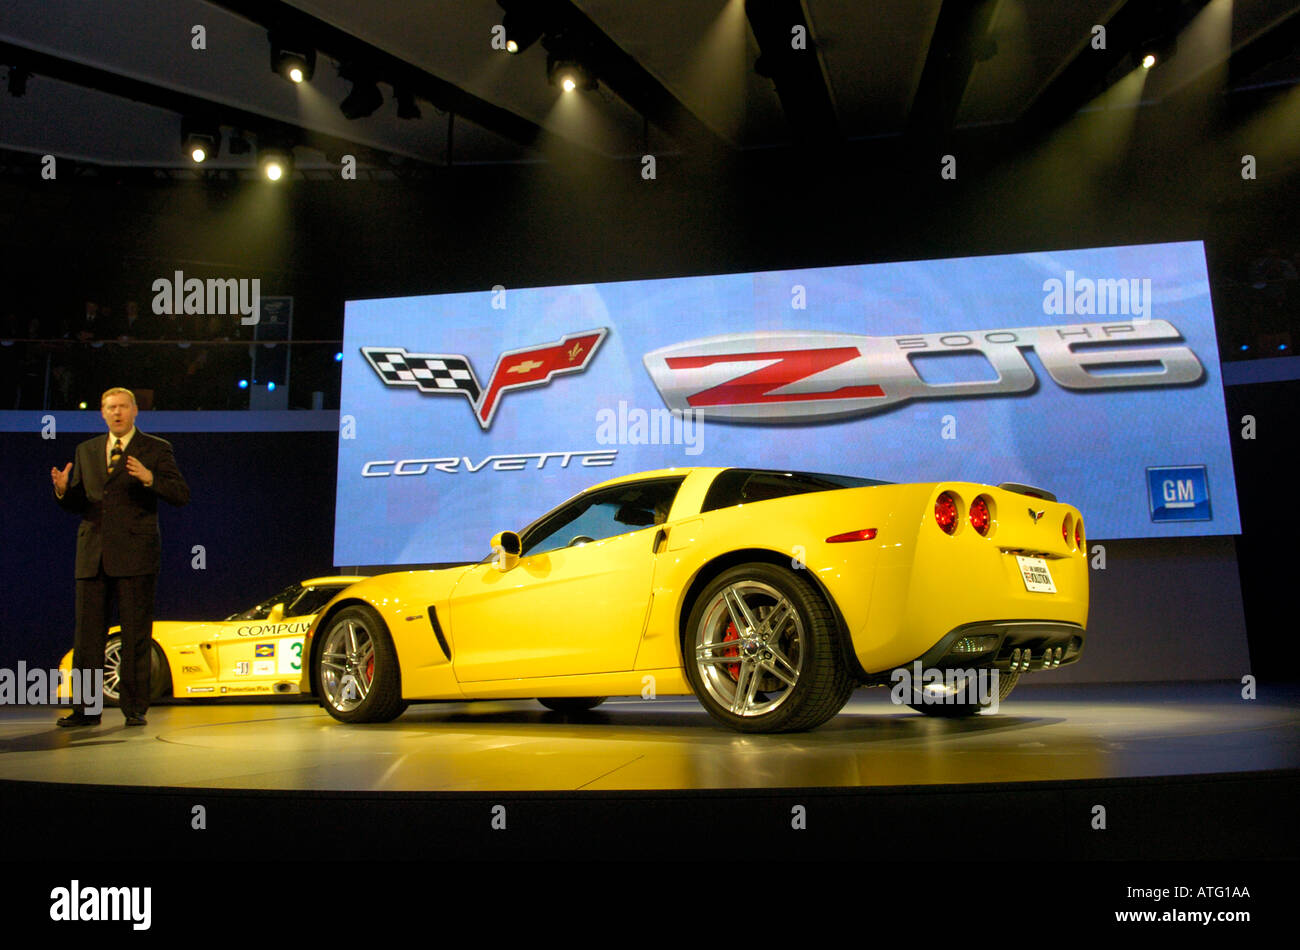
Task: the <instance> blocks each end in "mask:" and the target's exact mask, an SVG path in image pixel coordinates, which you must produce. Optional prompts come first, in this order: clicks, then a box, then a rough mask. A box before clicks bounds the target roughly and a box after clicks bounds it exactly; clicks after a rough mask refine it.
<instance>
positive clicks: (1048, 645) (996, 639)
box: [870, 620, 1087, 683]
mask: <svg viewBox="0 0 1300 950" xmlns="http://www.w3.org/2000/svg"><path fill="white" fill-rule="evenodd" d="M1086 638H1087V632H1086V631H1085V630H1084V628H1083V627H1082V626H1081V625H1079V624H1077V623H1068V622H1065V621H1060V620H987V621H980V622H977V623H965V624H962V625H961V626H959V627H956V628H954V629H953V630H950V631H949V632H948V633H946V634H945V635H944V636H943V637H941V638H940V639H939V641H938V642H937V643H935V644H934V646H932V647H930V649H928V650H926V651H925V653H923V654H922V655H921V656H918V657H916V658H914V659H913V660H911V661H910V662H908V663H906V664H903V665H904V666H906V667H910V666H912V665H913V664H915V663H920V664H921V667H922V668H923V669H939V670H943V669H997V670H1000V671H1001V672H1004V673H1012V672H1026V671H1034V670H1052V669H1056V668H1057V667H1060V666H1066V665H1068V664H1070V663H1074V662H1076V661H1077V660H1078V659H1079V657H1080V656H1082V654H1083V645H1084V641H1085V640H1086ZM1057 651H1059V653H1058V652H1057ZM891 672H892V671H889V670H886V671H881V672H879V673H877V674H876V675H874V676H872V677H870V681H871V682H882V683H884V682H889V679H890V673H891Z"/></svg>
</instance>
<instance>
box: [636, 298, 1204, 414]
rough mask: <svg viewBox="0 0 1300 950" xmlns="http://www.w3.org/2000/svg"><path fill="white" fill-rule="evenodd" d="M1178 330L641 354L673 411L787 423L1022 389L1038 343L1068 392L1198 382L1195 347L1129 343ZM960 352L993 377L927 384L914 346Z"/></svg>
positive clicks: (774, 341) (823, 341) (867, 339)
mask: <svg viewBox="0 0 1300 950" xmlns="http://www.w3.org/2000/svg"><path fill="white" fill-rule="evenodd" d="M1181 338H1182V336H1181V334H1180V333H1179V332H1178V330H1177V329H1175V328H1174V327H1173V325H1172V324H1170V323H1169V322H1168V321H1166V320H1144V321H1136V322H1133V323H1091V324H1089V323H1077V324H1069V325H1066V326H1054V327H1022V328H1020V329H1014V330H972V331H968V332H965V333H923V334H916V335H914V336H895V337H882V336H862V335H859V334H849V333H827V332H822V331H791V332H784V333H783V332H779V331H775V332H765V333H733V334H728V335H726V336H716V337H710V338H708V339H703V340H691V341H689V342H686V343H677V344H674V345H672V346H666V347H663V348H662V349H658V350H654V351H653V352H651V353H647V354H646V355H645V357H644V362H645V367H646V369H647V370H648V371H649V373H650V377H651V379H653V380H654V384H655V387H656V388H657V389H658V390H659V394H660V395H661V396H662V397H663V400H664V403H665V404H666V405H667V406H668V408H669V409H672V410H681V411H683V412H685V411H688V410H695V411H696V412H699V413H701V414H703V415H704V416H705V417H706V418H714V419H730V420H734V421H738V422H780V421H788V420H791V419H810V418H822V419H829V418H837V417H840V418H842V417H845V416H855V415H862V414H865V413H871V412H876V411H878V410H880V409H884V408H885V407H886V406H892V405H896V404H898V403H901V402H906V401H907V400H909V399H925V398H930V399H935V398H945V397H946V398H958V397H968V396H988V395H1002V394H1007V393H1018V392H1026V391H1027V390H1031V389H1033V388H1034V386H1035V385H1036V383H1037V377H1036V376H1035V375H1034V370H1033V367H1031V366H1030V365H1029V362H1028V360H1026V359H1025V357H1024V354H1023V353H1021V349H1023V348H1032V349H1033V351H1034V352H1035V353H1037V354H1038V359H1039V360H1040V361H1041V362H1042V364H1043V367H1044V368H1045V369H1046V370H1047V372H1048V373H1049V374H1051V377H1052V379H1054V380H1055V381H1056V382H1057V383H1058V384H1059V385H1061V386H1063V387H1065V388H1066V389H1077V390H1099V389H1111V388H1115V387H1130V386H1174V385H1185V384H1188V383H1195V382H1197V381H1198V380H1200V379H1201V377H1202V376H1203V375H1204V370H1203V369H1202V367H1201V363H1200V360H1198V359H1197V358H1196V354H1195V353H1193V352H1192V351H1191V349H1190V348H1189V347H1187V346H1185V345H1168V346H1132V347H1130V346H1125V345H1123V344H1127V343H1139V342H1141V343H1146V342H1147V341H1151V340H1180V339H1181ZM1076 347H1077V349H1076ZM961 352H970V353H979V354H981V355H982V356H983V357H984V358H985V359H986V360H988V362H989V364H990V366H992V368H993V370H994V371H995V372H996V373H997V378H996V379H989V380H983V379H981V380H975V381H973V382H955V383H927V382H925V380H923V379H922V378H921V376H920V374H919V373H917V371H916V368H915V367H914V366H913V364H912V357H913V356H914V355H917V354H921V355H927V356H928V355H932V354H940V353H961ZM1090 367H1095V368H1096V369H1097V370H1098V372H1092V371H1090Z"/></svg>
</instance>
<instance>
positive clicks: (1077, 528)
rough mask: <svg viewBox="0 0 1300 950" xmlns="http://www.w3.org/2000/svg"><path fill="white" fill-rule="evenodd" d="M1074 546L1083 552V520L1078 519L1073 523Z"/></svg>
mask: <svg viewBox="0 0 1300 950" xmlns="http://www.w3.org/2000/svg"><path fill="white" fill-rule="evenodd" d="M1074 546H1075V547H1076V548H1078V549H1079V550H1080V551H1082V550H1083V519H1082V518H1080V519H1079V520H1078V521H1076V522H1075V523H1074Z"/></svg>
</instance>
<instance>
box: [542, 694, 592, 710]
mask: <svg viewBox="0 0 1300 950" xmlns="http://www.w3.org/2000/svg"><path fill="white" fill-rule="evenodd" d="M607 699H609V697H608V696H555V697H548V698H547V699H538V700H537V701H538V702H539V703H541V704H542V705H543V706H545V707H546V708H547V709H551V710H554V711H555V712H558V713H581V712H586V711H587V710H589V709H595V708H596V707H597V706H599V705H600V704H601V703H603V702H604V701H605V700H607Z"/></svg>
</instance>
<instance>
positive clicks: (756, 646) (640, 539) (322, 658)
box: [301, 468, 1088, 732]
mask: <svg viewBox="0 0 1300 950" xmlns="http://www.w3.org/2000/svg"><path fill="white" fill-rule="evenodd" d="M491 548H492V551H491V553H490V554H488V556H486V557H485V558H484V559H483V560H482V561H481V562H479V563H477V564H472V565H465V566H460V567H453V568H444V569H440V570H423V571H405V572H401V573H392V574H382V575H378V576H376V577H372V578H370V579H368V580H365V581H362V582H360V583H358V584H355V585H353V586H352V587H349V588H348V589H347V590H346V591H343V592H341V593H340V594H339V595H338V596H337V597H335V598H334V599H333V600H332V601H331V602H330V603H329V604H328V605H326V606H325V608H324V609H323V610H322V611H321V613H320V614H319V616H317V617H316V619H315V620H314V621H313V622H312V624H311V627H310V629H309V630H308V631H307V639H306V644H305V646H304V648H303V649H304V656H305V657H306V658H307V659H308V662H307V663H306V664H305V665H304V670H303V674H302V683H301V688H302V690H303V692H312V693H314V694H316V695H317V696H318V697H320V700H321V703H322V705H324V707H325V708H326V709H327V710H328V711H329V713H330V714H331V715H332V716H334V718H336V719H339V720H341V721H343V722H380V721H387V720H391V719H393V718H394V717H396V716H398V715H400V714H401V713H402V712H403V711H404V710H405V708H406V706H407V704H408V703H410V702H412V701H420V700H469V699H500V698H511V699H513V698H527V697H536V698H538V699H540V701H541V702H542V703H543V704H544V705H546V706H548V707H550V708H552V709H557V710H563V711H577V710H583V709H590V708H592V707H594V706H596V705H597V704H599V703H600V702H601V701H602V699H603V698H604V697H607V696H614V695H641V696H643V697H647V698H649V697H651V696H655V695H671V694H688V693H694V694H695V695H696V696H697V697H698V698H699V700H700V702H701V703H702V704H703V706H704V708H705V709H706V710H708V712H709V713H710V714H711V715H712V716H713V717H714V718H715V719H717V720H718V721H719V722H722V723H725V724H726V725H728V726H731V727H733V728H735V729H739V730H742V731H746V732H780V731H793V730H802V729H811V728H814V727H816V726H818V725H820V724H821V723H824V722H825V721H826V720H828V719H829V718H831V717H832V716H834V715H835V714H836V713H837V712H839V710H840V709H841V708H843V706H844V704H845V703H846V702H847V701H848V698H849V695H850V693H851V692H852V691H853V689H854V688H855V687H857V686H858V685H890V684H893V685H894V687H895V689H897V688H898V687H899V684H900V682H902V681H903V680H905V679H908V678H911V682H910V683H908V684H907V686H906V689H907V692H905V693H904V694H903V701H905V702H907V704H908V705H911V706H913V707H914V708H917V709H919V710H920V711H922V712H927V713H934V714H939V715H965V714H970V713H975V712H979V711H980V710H981V709H983V708H985V707H987V706H989V705H990V702H989V699H990V697H989V696H987V695H978V694H976V693H975V692H974V691H973V690H966V691H962V688H963V684H965V685H969V684H970V683H972V682H973V677H974V675H975V674H985V673H987V674H990V675H991V676H992V678H993V679H994V680H995V681H996V682H997V683H998V684H999V685H998V686H997V690H996V696H997V699H999V700H1000V699H1004V698H1005V697H1006V694H1007V693H1008V692H1010V690H1011V687H1012V686H1014V685H1015V682H1016V680H1017V679H1018V678H1019V676H1020V675H1021V674H1022V673H1024V672H1026V671H1031V670H1033V671H1037V670H1049V669H1054V668H1056V667H1057V666H1062V665H1065V664H1067V663H1073V662H1075V661H1076V660H1077V659H1078V658H1079V656H1080V653H1081V651H1082V649H1083V641H1084V630H1085V624H1086V622H1087V614H1088V566H1087V559H1086V556H1085V547H1084V535H1083V520H1082V517H1081V516H1080V514H1079V512H1078V511H1077V510H1076V509H1075V508H1072V507H1071V506H1069V505H1066V504H1062V503H1060V502H1057V501H1056V499H1055V498H1054V497H1053V496H1051V495H1050V494H1049V493H1047V492H1044V491H1042V490H1039V489H1034V488H1030V487H1028V486H1022V485H1003V486H1000V487H996V488H995V487H991V486H988V485H979V484H973V483H967V482H939V483H927V484H889V483H885V482H879V481H875V480H872V479H865V478H852V477H846V476H841V475H818V474H811V473H805V472H787V471H765V470H758V469H739V468H726V469H723V468H691V469H669V470H662V471H654V472H645V473H642V474H638V475H628V476H624V477H621V478H616V479H613V480H611V481H607V482H603V483H601V484H599V485H595V486H593V487H591V488H588V489H587V490H586V491H584V492H582V493H580V494H579V495H577V496H575V497H573V498H571V499H569V500H568V501H566V502H564V503H563V504H562V505H560V506H559V507H558V508H555V509H554V510H553V511H550V512H548V513H547V514H545V515H543V516H542V517H541V518H539V519H537V520H536V521H534V522H533V523H532V524H530V525H529V526H528V527H526V528H524V529H523V530H522V531H519V532H514V531H502V532H500V533H498V534H497V535H495V536H494V537H493V538H492V540H491ZM952 671H961V672H962V673H963V675H964V677H965V678H964V679H963V678H962V677H953V676H951V675H949V676H947V677H946V678H945V672H949V673H951V672H952ZM900 673H901V674H902V676H901V677H900ZM936 673H937V680H938V682H937V686H936V676H935V674H936ZM954 690H956V691H957V695H955V696H954V694H953V693H954ZM933 691H937V692H940V693H943V692H945V691H946V693H947V695H946V696H944V697H942V698H944V699H947V700H954V701H949V702H931V700H932V699H937V698H940V697H937V696H933V695H931V692H933Z"/></svg>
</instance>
